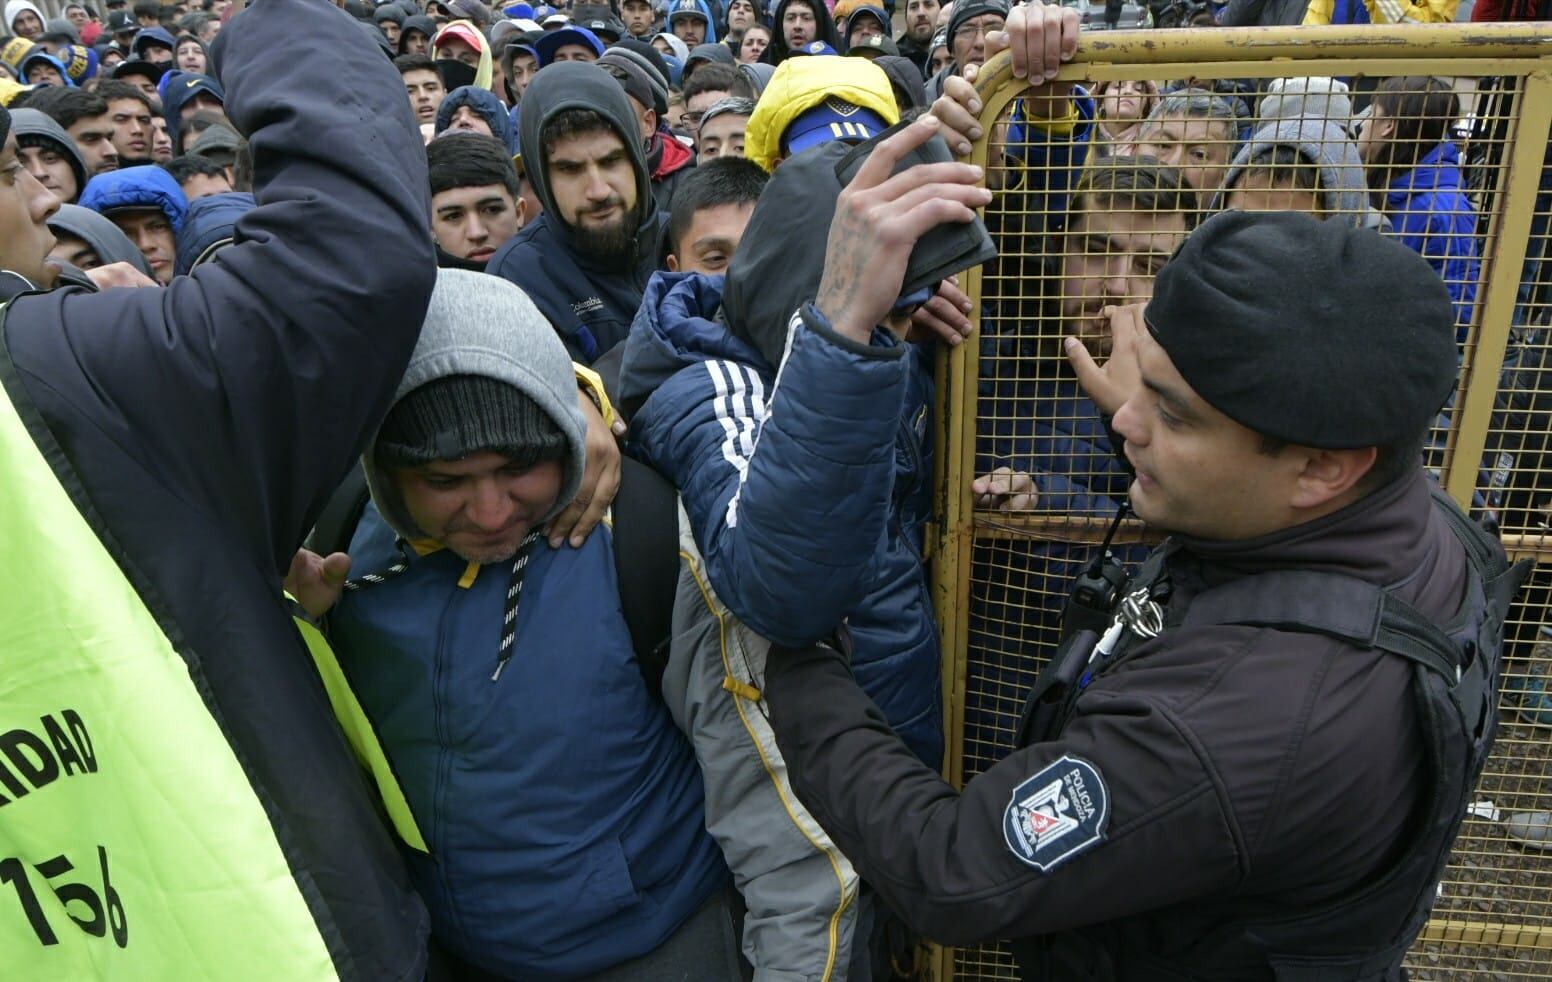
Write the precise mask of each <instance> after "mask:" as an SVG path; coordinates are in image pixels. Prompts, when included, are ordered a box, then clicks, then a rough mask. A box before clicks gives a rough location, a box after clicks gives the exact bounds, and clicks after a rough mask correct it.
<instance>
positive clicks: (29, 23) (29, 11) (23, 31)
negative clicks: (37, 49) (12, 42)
mask: <svg viewBox="0 0 1552 982" xmlns="http://www.w3.org/2000/svg"><path fill="white" fill-rule="evenodd" d="M5 27H6V33H7V34H14V35H16V36H17V37H19V38H26V39H27V40H29V41H36V40H38V39H39V38H40V37H42V36H43V11H41V10H39V9H38V5H37V4H35V3H33V2H32V0H7V2H6V5H5Z"/></svg>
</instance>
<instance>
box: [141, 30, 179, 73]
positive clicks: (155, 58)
mask: <svg viewBox="0 0 1552 982" xmlns="http://www.w3.org/2000/svg"><path fill="white" fill-rule="evenodd" d="M177 48H178V40H177V39H176V38H174V37H173V36H172V35H171V34H169V33H168V32H167V30H166V29H165V28H161V27H147V28H145V29H144V30H142V31H137V32H136V33H135V39H134V40H133V41H131V42H130V43H129V52H130V56H131V57H132V58H136V59H139V60H142V61H149V62H150V63H151V64H153V65H164V66H170V65H171V64H172V59H173V53H174V52H175V51H177Z"/></svg>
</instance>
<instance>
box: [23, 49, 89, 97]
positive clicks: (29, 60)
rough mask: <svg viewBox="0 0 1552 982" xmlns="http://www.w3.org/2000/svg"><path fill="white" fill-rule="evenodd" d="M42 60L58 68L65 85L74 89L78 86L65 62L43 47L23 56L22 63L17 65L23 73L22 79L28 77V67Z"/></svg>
mask: <svg viewBox="0 0 1552 982" xmlns="http://www.w3.org/2000/svg"><path fill="white" fill-rule="evenodd" d="M40 61H41V62H43V63H44V64H46V65H52V66H54V68H56V69H58V71H59V77H60V78H62V79H64V80H65V86H66V87H67V88H72V89H73V88H75V87H76V85H75V81H74V80H73V79H72V78H71V77H70V71H69V69H67V68H65V63H64V62H62V61H60V60H59V59H58V58H55V57H54V56H53V55H51V54H49V53H48V52H47V51H45V50H44V49H42V48H38V49H36V50H34V51H33V52H32V54H30V55H28V56H27V57H25V58H23V59H22V63H21V64H20V65H18V66H17V67H16V70H17V71H18V72H20V73H21V76H22V79H23V80H25V79H26V78H27V71H28V69H29V68H31V67H32V66H33V65H35V64H37V63H38V62H40Z"/></svg>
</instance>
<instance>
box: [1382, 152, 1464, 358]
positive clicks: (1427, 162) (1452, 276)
mask: <svg viewBox="0 0 1552 982" xmlns="http://www.w3.org/2000/svg"><path fill="white" fill-rule="evenodd" d="M1461 185H1462V180H1461V174H1460V151H1459V150H1457V149H1455V144H1453V143H1451V142H1450V141H1448V140H1446V141H1444V142H1443V143H1441V144H1439V145H1438V146H1437V147H1434V148H1433V149H1432V150H1430V151H1428V153H1427V154H1426V155H1424V157H1423V159H1422V160H1420V161H1418V162H1417V166H1416V167H1415V168H1413V169H1412V170H1409V171H1407V172H1406V173H1404V174H1402V175H1400V176H1398V177H1396V178H1395V179H1393V180H1392V181H1391V182H1390V187H1389V188H1388V189H1387V190H1386V191H1385V217H1387V218H1389V219H1390V224H1391V227H1392V228H1394V229H1395V232H1396V236H1397V237H1398V238H1399V239H1400V240H1401V241H1402V242H1403V243H1405V244H1406V246H1407V248H1409V249H1412V250H1413V251H1415V252H1417V253H1420V254H1421V255H1422V257H1423V258H1424V259H1426V260H1428V265H1430V266H1432V267H1433V268H1434V270H1435V271H1436V272H1437V273H1438V274H1439V275H1440V276H1442V277H1444V283H1445V285H1446V286H1447V287H1449V290H1450V299H1451V300H1453V301H1454V303H1455V325H1456V336H1457V338H1458V340H1460V341H1464V340H1465V339H1466V329H1467V327H1469V326H1470V324H1471V315H1472V309H1473V308H1474V307H1475V306H1476V302H1477V277H1478V275H1479V273H1480V268H1479V267H1480V262H1479V259H1478V257H1479V255H1480V250H1479V248H1478V245H1477V211H1476V208H1474V207H1473V206H1472V204H1471V199H1470V198H1467V197H1466V194H1465V192H1464V191H1462V190H1461Z"/></svg>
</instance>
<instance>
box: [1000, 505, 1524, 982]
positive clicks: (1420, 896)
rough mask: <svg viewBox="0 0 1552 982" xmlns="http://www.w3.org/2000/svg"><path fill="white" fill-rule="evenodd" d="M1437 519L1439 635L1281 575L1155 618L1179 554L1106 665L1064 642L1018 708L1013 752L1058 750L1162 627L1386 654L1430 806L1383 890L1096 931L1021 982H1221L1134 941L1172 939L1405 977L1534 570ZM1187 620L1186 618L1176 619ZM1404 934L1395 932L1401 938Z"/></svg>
mask: <svg viewBox="0 0 1552 982" xmlns="http://www.w3.org/2000/svg"><path fill="white" fill-rule="evenodd" d="M1433 497H1434V507H1435V508H1437V509H1438V510H1439V511H1440V512H1442V514H1443V515H1444V517H1445V518H1446V519H1447V520H1448V524H1449V526H1450V528H1451V529H1452V530H1453V531H1454V532H1455V535H1456V537H1457V538H1458V539H1459V540H1460V542H1461V544H1462V545H1463V546H1464V547H1465V551H1466V556H1467V568H1468V572H1467V578H1468V582H1467V588H1466V594H1465V596H1464V598H1463V599H1462V601H1461V604H1460V607H1459V609H1458V610H1457V611H1456V612H1455V615H1454V616H1453V617H1451V618H1449V619H1448V621H1446V622H1445V623H1438V624H1436V623H1434V622H1433V621H1432V620H1430V619H1429V618H1428V617H1426V616H1424V615H1423V614H1421V613H1420V612H1419V611H1417V610H1416V609H1415V608H1414V607H1412V605H1411V604H1409V603H1407V602H1406V601H1404V600H1402V599H1401V598H1399V597H1397V596H1395V595H1393V594H1391V593H1388V592H1387V591H1385V590H1384V589H1382V588H1380V587H1378V586H1375V585H1373V584H1370V583H1366V582H1364V581H1362V580H1359V579H1356V578H1354V577H1349V576H1345V575H1341V574H1335V573H1324V572H1313V571H1299V570H1284V571H1274V572H1266V573H1260V574H1257V575H1253V576H1247V577H1244V578H1242V579H1239V580H1235V581H1232V582H1229V583H1226V584H1223V585H1221V586H1218V587H1214V588H1211V589H1208V590H1206V591H1204V592H1202V593H1199V594H1197V595H1196V596H1194V597H1192V598H1190V600H1189V602H1187V603H1185V604H1183V605H1177V606H1176V607H1169V608H1161V607H1159V606H1158V605H1157V604H1156V603H1152V601H1155V600H1157V599H1159V598H1160V597H1162V596H1164V595H1166V594H1167V590H1168V584H1167V578H1166V575H1165V567H1166V565H1167V560H1168V557H1169V555H1170V553H1171V552H1173V551H1174V549H1175V548H1176V546H1175V545H1174V544H1173V543H1171V542H1166V543H1165V544H1164V545H1162V546H1160V547H1159V549H1157V550H1155V552H1154V553H1153V555H1152V556H1150V557H1149V559H1148V561H1147V562H1146V563H1144V564H1143V566H1142V567H1141V568H1140V569H1139V571H1138V575H1137V577H1136V578H1135V580H1134V581H1133V583H1132V584H1130V585H1129V586H1128V588H1127V589H1126V590H1125V591H1124V596H1125V599H1124V600H1123V601H1122V602H1121V608H1122V609H1121V610H1118V611H1117V613H1116V620H1115V621H1114V622H1112V625H1111V631H1107V632H1106V633H1107V635H1110V634H1111V633H1112V632H1114V636H1113V637H1109V638H1108V639H1107V641H1108V642H1109V645H1108V647H1109V653H1108V656H1105V655H1101V656H1098V657H1095V656H1094V654H1093V653H1094V650H1095V646H1096V643H1100V644H1101V646H1102V647H1104V646H1106V645H1105V643H1104V642H1101V641H1100V638H1099V637H1098V635H1097V633H1096V632H1094V631H1084V630H1080V631H1076V632H1074V633H1073V634H1071V635H1070V636H1069V637H1068V638H1066V639H1065V640H1064V642H1063V644H1062V647H1061V648H1059V649H1058V651H1057V653H1056V655H1055V657H1053V658H1052V660H1051V662H1050V664H1049V665H1047V666H1046V668H1045V670H1044V671H1042V672H1041V674H1040V677H1039V678H1038V679H1037V680H1036V682H1035V686H1034V689H1033V690H1032V691H1031V693H1030V696H1029V700H1028V702H1027V703H1026V707H1025V711H1024V719H1023V722H1022V724H1021V726H1020V729H1019V734H1018V740H1019V746H1028V745H1030V744H1032V743H1038V742H1042V741H1046V740H1051V739H1054V738H1055V737H1057V736H1058V735H1059V734H1060V733H1061V732H1062V729H1063V728H1064V727H1065V726H1066V725H1067V722H1068V720H1069V719H1070V718H1071V716H1072V711H1073V705H1074V703H1075V702H1076V701H1077V697H1078V694H1079V693H1080V692H1081V690H1082V688H1083V686H1084V685H1086V684H1087V681H1088V677H1090V676H1091V675H1092V674H1093V673H1096V672H1102V671H1103V668H1104V666H1105V665H1106V664H1114V663H1115V662H1116V660H1117V659H1119V658H1120V657H1122V656H1123V655H1124V652H1125V649H1126V648H1127V647H1128V646H1129V645H1131V644H1134V643H1136V642H1137V641H1139V640H1141V639H1144V638H1147V637H1152V636H1153V635H1155V634H1158V633H1160V631H1167V630H1168V629H1170V628H1172V627H1200V626H1209V625H1230V624H1233V625H1246V626H1252V627H1270V628H1275V629H1277V630H1282V631H1298V632H1309V633H1314V634H1321V635H1325V636H1327V637H1331V638H1335V639H1338V640H1342V641H1347V642H1349V643H1351V644H1353V645H1354V646H1356V647H1358V648H1364V649H1376V648H1377V649H1380V650H1382V651H1386V652H1389V653H1391V654H1393V655H1395V656H1396V657H1398V658H1405V659H1407V660H1408V661H1409V662H1411V663H1412V666H1413V670H1412V693H1413V697H1414V698H1415V699H1416V703H1417V708H1418V719H1419V720H1420V721H1421V724H1422V726H1423V728H1424V746H1425V747H1426V748H1427V753H1428V765H1427V771H1428V773H1429V774H1430V776H1431V789H1430V793H1429V794H1427V795H1426V797H1425V799H1424V809H1425V811H1424V812H1423V813H1422V814H1420V815H1418V816H1417V821H1415V822H1413V823H1411V824H1410V826H1409V829H1410V831H1409V833H1408V834H1409V836H1410V838H1409V841H1408V843H1407V845H1406V847H1405V848H1404V850H1402V851H1400V852H1399V853H1398V858H1397V859H1396V860H1395V862H1394V863H1392V864H1391V866H1390V867H1389V868H1388V869H1386V870H1384V871H1383V872H1382V873H1381V874H1380V875H1379V876H1377V877H1374V878H1372V879H1371V880H1370V881H1368V882H1366V883H1364V884H1363V885H1362V886H1360V887H1358V888H1356V889H1354V890H1352V891H1351V892H1349V893H1347V894H1346V895H1344V896H1341V897H1338V898H1337V899H1336V900H1334V901H1331V902H1329V903H1326V904H1324V905H1323V906H1319V907H1316V908H1314V909H1311V910H1308V911H1305V912H1303V913H1301V914H1300V915H1298V916H1293V917H1290V916H1286V915H1283V914H1279V915H1277V916H1275V917H1267V918H1265V919H1262V918H1258V916H1257V914H1256V912H1255V911H1253V910H1251V909H1249V908H1248V907H1247V908H1245V909H1242V910H1239V911H1236V912H1235V913H1231V914H1228V915H1226V916H1225V915H1224V914H1223V912H1222V911H1221V910H1220V911H1219V912H1217V913H1215V914H1214V915H1213V916H1211V917H1203V918H1200V919H1199V920H1198V921H1197V922H1196V923H1195V924H1193V923H1192V918H1191V917H1190V915H1189V914H1188V913H1185V912H1172V913H1173V914H1178V915H1179V916H1178V917H1170V916H1169V915H1165V914H1162V913H1161V915H1160V916H1159V917H1158V918H1155V919H1153V920H1152V921H1151V922H1150V921H1149V920H1148V919H1147V918H1143V919H1141V920H1140V922H1139V923H1137V924H1132V925H1127V924H1124V923H1117V924H1108V925H1105V924H1102V925H1096V926H1093V927H1090V928H1084V929H1081V930H1078V931H1073V932H1067V933H1063V934H1060V935H1051V936H1044V937H1036V938H1026V939H1023V940H1021V941H1017V942H1014V943H1013V944H1012V945H1011V947H1012V948H1013V951H1014V954H1015V956H1016V957H1017V958H1018V961H1019V965H1020V968H1021V973H1022V977H1023V978H1025V979H1031V980H1036V979H1038V980H1047V979H1049V980H1070V979H1085V980H1087V979H1139V980H1140V979H1148V980H1184V979H1203V978H1207V979H1222V978H1228V977H1230V975H1229V974H1228V973H1227V972H1226V971H1225V969H1224V968H1223V967H1221V966H1215V965H1214V964H1212V963H1211V960H1210V959H1211V956H1210V955H1209V956H1206V958H1205V959H1204V960H1199V961H1194V962H1192V963H1191V964H1177V963H1173V962H1171V961H1166V960H1163V959H1161V958H1160V957H1159V956H1158V955H1156V954H1153V953H1151V952H1149V951H1146V950H1144V949H1143V947H1142V946H1141V945H1139V944H1138V940H1137V939H1138V938H1139V937H1145V936H1147V935H1148V934H1149V933H1153V934H1155V935H1156V934H1157V932H1158V931H1160V930H1167V931H1169V932H1170V934H1171V936H1177V937H1178V935H1179V933H1180V932H1182V931H1185V932H1193V931H1194V932H1197V933H1199V934H1200V936H1201V939H1202V941H1203V942H1205V943H1203V944H1201V945H1194V946H1193V948H1194V949H1197V950H1209V951H1210V950H1211V949H1212V948H1213V947H1214V945H1213V943H1212V942H1213V940H1214V939H1220V940H1222V941H1225V942H1227V941H1232V942H1233V949H1234V950H1236V951H1237V952H1240V953H1241V954H1243V952H1244V951H1245V950H1246V949H1247V948H1248V949H1250V950H1254V951H1261V952H1264V953H1265V958H1266V964H1267V966H1268V975H1269V977H1271V978H1274V979H1276V980H1277V982H1392V980H1399V979H1402V978H1404V977H1405V976H1404V974H1403V972H1402V969H1401V962H1402V959H1403V958H1404V957H1405V955H1406V953H1407V951H1408V949H1410V948H1411V946H1412V944H1413V942H1414V941H1415V940H1416V939H1417V936H1418V934H1419V933H1420V932H1421V931H1422V929H1423V926H1424V925H1425V924H1426V923H1427V920H1428V914H1429V911H1430V910H1431V909H1432V906H1433V900H1434V897H1435V891H1436V888H1437V884H1438V882H1439V879H1440V877H1441V875H1442V874H1443V871H1444V865H1445V862H1446V860H1447V859H1448V858H1449V852H1450V847H1451V845H1452V844H1453V843H1454V841H1455V836H1456V834H1457V833H1458V832H1459V831H1460V825H1461V822H1462V821H1463V820H1464V818H1465V812H1466V806H1467V804H1468V799H1469V797H1470V795H1471V791H1472V789H1473V787H1474V786H1475V784H1476V781H1477V778H1478V777H1479V776H1480V775H1481V773H1482V768H1483V765H1484V764H1485V763H1486V762H1487V757H1488V753H1489V751H1490V750H1491V748H1492V744H1493V735H1494V732H1495V729H1496V722H1497V714H1496V709H1497V700H1496V691H1497V683H1498V658H1499V652H1500V650H1501V648H1502V646H1503V633H1504V620H1505V618H1506V616H1507V614H1508V610H1509V604H1510V603H1511V601H1512V600H1513V599H1514V596H1515V594H1516V593H1517V592H1518V590H1519V587H1520V584H1521V583H1522V582H1523V581H1524V579H1525V577H1526V575H1528V573H1529V571H1530V565H1531V564H1530V562H1529V561H1528V560H1526V561H1522V562H1520V563H1518V564H1516V565H1514V566H1512V567H1511V566H1510V565H1509V564H1508V562H1507V561H1506V559H1505V557H1504V553H1503V549H1502V548H1501V546H1500V545H1499V543H1498V542H1497V541H1496V540H1495V539H1494V538H1492V537H1491V536H1490V535H1488V534H1487V533H1486V532H1485V531H1483V529H1482V528H1481V527H1480V526H1478V525H1477V524H1476V523H1475V522H1473V521H1472V520H1471V519H1470V518H1468V517H1467V516H1466V515H1465V513H1463V512H1462V511H1461V510H1460V509H1459V507H1457V506H1456V504H1455V503H1454V501H1452V500H1451V499H1450V498H1449V497H1448V496H1446V495H1444V494H1443V493H1442V492H1439V491H1437V490H1435V491H1434V495H1433ZM1182 608H1183V609H1182ZM1398 924H1399V925H1401V927H1400V929H1399V930H1397V928H1396V925H1398Z"/></svg>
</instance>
